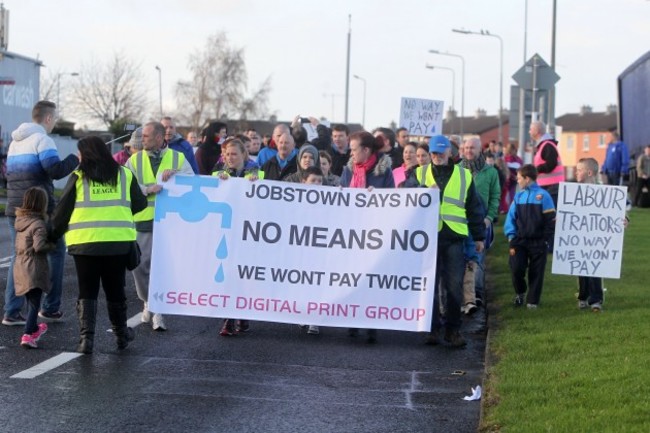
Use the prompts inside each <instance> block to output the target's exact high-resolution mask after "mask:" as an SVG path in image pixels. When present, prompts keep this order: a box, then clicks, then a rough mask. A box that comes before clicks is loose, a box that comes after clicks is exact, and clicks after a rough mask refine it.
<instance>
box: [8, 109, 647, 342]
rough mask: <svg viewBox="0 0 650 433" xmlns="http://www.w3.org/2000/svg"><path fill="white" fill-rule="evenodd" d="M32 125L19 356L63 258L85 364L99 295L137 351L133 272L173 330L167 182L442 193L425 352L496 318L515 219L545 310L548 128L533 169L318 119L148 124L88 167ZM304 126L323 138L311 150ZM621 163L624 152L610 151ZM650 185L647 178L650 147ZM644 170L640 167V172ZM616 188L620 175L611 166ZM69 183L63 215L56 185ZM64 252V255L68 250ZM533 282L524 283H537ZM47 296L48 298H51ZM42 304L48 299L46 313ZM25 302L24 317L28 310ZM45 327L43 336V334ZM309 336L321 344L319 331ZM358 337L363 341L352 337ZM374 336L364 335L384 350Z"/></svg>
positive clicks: (236, 325) (20, 201) (23, 157)
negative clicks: (159, 295)
mask: <svg viewBox="0 0 650 433" xmlns="http://www.w3.org/2000/svg"><path fill="white" fill-rule="evenodd" d="M32 117H33V121H32V122H29V123H24V124H22V125H21V126H20V127H19V128H18V129H17V130H16V131H14V133H13V134H12V137H13V141H12V143H11V145H10V148H9V153H8V159H7V178H8V202H7V210H6V214H7V217H8V218H7V221H8V225H9V232H10V234H11V239H12V243H13V244H14V247H15V248H14V252H13V254H12V260H11V266H10V268H9V272H8V277H7V287H6V290H5V305H4V316H3V320H2V323H3V324H4V325H8V326H14V325H18V326H24V334H23V335H22V339H21V345H23V346H25V347H31V348H36V347H38V341H39V340H40V338H41V337H42V335H43V334H44V333H45V332H46V331H47V322H55V321H60V320H61V319H62V317H63V312H62V311H61V310H60V305H61V288H62V279H63V264H64V255H65V251H66V244H67V251H68V253H69V254H70V255H72V256H73V259H74V264H75V268H76V272H77V280H78V286H79V287H78V301H77V307H76V313H77V319H78V323H79V330H80V332H79V344H78V346H77V351H78V352H80V353H85V354H89V353H92V352H93V348H94V333H95V321H96V320H95V318H96V314H97V299H98V295H99V289H100V284H101V287H102V288H103V290H104V293H105V295H106V300H107V309H108V316H109V319H110V321H111V324H112V329H113V333H114V335H115V338H116V345H117V348H118V349H124V348H126V347H127V346H128V344H129V342H130V341H132V340H133V336H134V334H133V331H132V330H131V329H130V328H129V327H127V325H126V318H127V303H126V299H127V294H126V293H125V279H126V271H127V269H132V274H133V278H134V282H135V287H136V294H137V296H138V298H139V299H140V300H141V301H142V303H143V309H142V313H141V315H140V318H141V321H142V322H143V323H151V326H152V329H153V330H156V331H165V330H166V329H167V324H166V323H165V320H164V317H163V316H162V315H161V314H159V313H157V312H155V311H151V310H150V309H149V305H148V303H147V300H148V295H149V272H150V265H151V253H152V237H153V219H154V206H155V201H156V194H158V193H159V192H160V191H161V190H162V186H161V185H160V181H161V180H162V181H163V182H164V181H167V180H168V179H170V178H171V177H172V176H174V175H175V174H186V175H197V174H198V175H208V176H218V177H219V178H220V179H222V180H224V181H227V179H229V178H230V177H239V178H247V179H250V180H253V181H255V180H262V179H266V180H275V181H284V182H295V183H306V184H318V185H325V186H330V187H340V188H365V189H374V188H396V187H397V188H418V187H427V188H437V189H438V190H439V191H440V218H439V221H438V250H437V274H436V288H437V296H435V299H434V305H433V318H432V325H431V331H430V333H429V334H428V335H427V338H426V342H427V343H428V344H432V345H436V344H442V342H443V341H445V342H447V343H448V344H449V345H451V346H453V347H463V346H465V345H466V341H465V339H464V337H463V335H462V334H461V333H460V328H461V324H462V321H463V316H469V315H472V314H473V313H474V312H476V311H477V309H479V308H482V307H484V306H485V303H486V293H485V272H486V261H485V254H486V251H487V250H488V249H489V247H490V244H491V243H492V240H493V238H494V230H493V225H494V223H495V222H496V221H497V219H498V218H499V215H500V214H505V215H506V217H505V218H506V221H505V234H506V236H507V238H508V241H509V243H510V267H511V270H512V282H513V287H514V290H515V300H514V305H515V306H523V305H524V304H525V305H526V306H527V307H528V308H530V309H535V308H537V306H538V305H539V302H540V297H541V293H542V287H543V274H544V268H545V265H546V260H547V252H548V251H549V250H550V248H551V246H552V240H553V226H554V218H555V209H556V207H557V191H558V185H559V183H560V182H561V181H563V180H564V167H563V165H562V161H561V158H560V156H559V152H558V150H557V142H556V141H555V140H554V138H553V137H552V136H550V135H549V134H547V133H546V132H545V125H544V124H543V123H541V122H533V124H532V125H531V127H530V131H529V132H530V136H531V138H532V140H533V141H534V142H535V154H534V159H533V164H532V165H531V164H527V165H525V164H524V163H523V161H522V159H521V158H520V157H519V156H518V155H517V147H516V146H515V145H508V146H507V148H506V151H505V152H504V149H503V146H502V145H501V143H497V142H496V141H492V142H490V143H488V144H487V146H483V144H482V143H481V142H480V139H479V138H477V137H468V138H466V139H465V140H464V141H463V140H461V138H460V137H457V136H451V137H449V138H448V137H445V136H442V135H436V136H433V137H431V138H430V139H428V140H427V141H426V142H421V141H409V139H410V138H412V137H409V134H408V131H407V130H406V129H405V128H399V129H398V130H397V131H393V130H392V129H390V128H383V127H380V128H377V129H375V130H373V131H372V132H367V131H360V132H354V133H352V134H351V133H350V130H349V129H348V127H347V126H346V125H344V124H335V125H332V126H331V127H328V126H325V125H323V124H322V123H321V122H320V121H319V120H318V119H316V118H313V117H309V118H301V117H296V118H295V119H294V121H293V122H292V123H291V125H286V124H278V125H277V126H275V128H274V130H273V133H272V135H271V136H270V137H261V136H260V134H259V133H258V132H257V131H255V130H254V129H248V130H246V131H242V132H241V133H236V134H231V132H232V131H228V128H227V125H226V124H224V123H221V122H212V123H210V124H209V125H208V126H207V127H206V128H204V129H203V130H202V131H201V132H200V134H197V133H196V132H190V133H189V134H188V135H187V139H184V138H183V137H182V136H181V135H180V134H178V132H177V131H176V125H175V123H174V120H173V119H172V118H171V117H163V118H162V119H161V120H160V122H158V121H151V122H147V123H145V124H144V125H143V126H142V127H140V128H138V129H137V130H136V131H134V132H133V134H132V136H131V138H130V140H129V141H128V142H127V143H126V144H125V146H124V149H123V150H121V151H120V152H118V153H116V154H115V155H111V154H110V152H109V150H108V147H107V145H105V144H104V142H103V141H102V140H101V139H99V138H98V137H94V136H90V137H85V138H83V139H81V140H80V141H79V142H78V150H79V153H78V156H77V155H69V156H67V157H66V158H64V159H60V158H59V155H58V152H57V149H56V146H55V144H54V142H53V141H52V139H51V138H50V137H48V134H49V133H50V132H51V131H52V128H53V126H54V124H55V122H56V117H57V111H56V105H55V104H54V103H52V102H49V101H40V102H38V103H37V104H36V105H35V107H34V109H33V113H32ZM305 124H309V125H308V126H309V127H310V128H311V129H312V130H313V131H315V133H316V134H315V136H314V137H313V138H312V139H311V140H309V139H308V137H309V135H308V133H307V130H306V128H305V126H307V125H305ZM612 153H614V152H612ZM646 154H647V158H646V159H644V160H643V165H642V169H643V173H644V176H645V177H644V178H643V179H646V183H645V184H644V185H646V188H647V179H648V177H650V168H648V167H650V147H649V150H646ZM639 161H640V162H639V163H640V164H641V160H639ZM605 167H606V169H607V170H608V171H607V173H608V176H609V175H611V177H612V178H614V180H613V181H612V182H614V183H615V181H616V178H615V177H616V176H619V178H620V176H621V172H622V167H614V166H612V167H610V166H608V165H605ZM597 172H598V163H597V162H595V161H594V160H581V161H580V163H579V164H578V181H579V182H590V183H594V182H595V180H594V179H596V177H597ZM68 175H70V177H69V179H68V182H67V184H66V186H65V188H64V190H63V194H62V196H61V198H60V200H59V201H58V203H57V202H56V200H55V198H54V195H53V192H54V191H53V184H52V180H53V179H61V178H64V177H65V176H68ZM64 239H65V242H64ZM526 274H528V276H527V280H526ZM43 294H45V296H43ZM41 297H43V298H44V299H43V300H42V301H41ZM25 300H27V304H28V307H27V317H24V316H23V304H24V302H25ZM579 302H580V303H579V306H580V308H587V307H591V308H592V309H593V310H594V311H596V310H598V311H599V310H600V309H601V308H602V287H600V288H599V285H598V284H597V283H596V282H594V281H592V279H587V280H584V281H583V280H581V281H580V297H579ZM38 317H40V318H41V321H42V322H43V323H41V324H38V323H37V322H38V320H37V319H38ZM305 328H306V332H307V333H309V334H318V333H319V332H320V329H319V328H318V326H315V325H305ZM249 329H250V323H249V322H248V321H247V320H243V319H238V318H224V320H223V324H222V326H221V330H220V335H222V336H224V337H228V336H233V335H236V334H238V333H244V332H247V331H248V330H249ZM349 333H350V335H351V336H356V335H358V330H356V329H350V330H349ZM376 339H377V332H376V330H367V341H368V342H369V343H373V342H375V341H376Z"/></svg>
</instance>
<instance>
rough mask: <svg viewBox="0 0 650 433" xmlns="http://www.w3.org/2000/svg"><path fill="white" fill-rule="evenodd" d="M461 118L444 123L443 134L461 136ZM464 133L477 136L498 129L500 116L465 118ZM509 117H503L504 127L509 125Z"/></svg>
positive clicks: (454, 118)
mask: <svg viewBox="0 0 650 433" xmlns="http://www.w3.org/2000/svg"><path fill="white" fill-rule="evenodd" d="M460 119H461V118H460V117H453V118H451V119H445V120H444V121H443V122H442V133H443V134H446V135H448V134H459V133H460ZM462 119H463V133H464V134H475V135H481V134H483V133H485V132H487V131H490V130H492V129H497V128H498V127H499V118H498V116H496V115H494V116H488V115H483V116H479V117H476V116H472V117H463V118H462ZM508 121H509V119H508V115H506V114H504V115H502V116H501V122H502V123H503V125H507V124H508Z"/></svg>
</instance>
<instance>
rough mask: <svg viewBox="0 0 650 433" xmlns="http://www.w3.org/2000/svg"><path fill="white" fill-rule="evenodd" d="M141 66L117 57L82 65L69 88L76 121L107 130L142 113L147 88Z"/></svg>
mask: <svg viewBox="0 0 650 433" xmlns="http://www.w3.org/2000/svg"><path fill="white" fill-rule="evenodd" d="M143 83H145V80H144V78H143V76H142V72H141V71H140V65H139V64H137V63H135V62H133V61H132V60H130V59H127V58H124V57H123V56H121V55H118V54H117V53H115V54H113V57H112V58H111V59H110V60H108V61H107V62H106V63H98V62H97V61H95V60H93V61H91V62H90V63H89V64H86V65H82V67H81V70H80V71H79V77H78V80H77V81H76V82H75V85H74V86H73V88H72V96H71V108H72V109H73V110H74V112H75V113H76V115H77V116H78V117H79V118H82V119H85V120H98V121H100V122H102V123H103V124H104V125H105V126H107V127H108V128H109V129H111V130H112V129H114V126H116V125H117V124H119V123H120V122H123V121H124V120H132V119H139V118H140V117H142V113H143V112H144V111H145V109H146V107H147V105H148V103H149V100H148V96H147V93H148V90H149V89H148V88H147V86H146V85H144V84H143Z"/></svg>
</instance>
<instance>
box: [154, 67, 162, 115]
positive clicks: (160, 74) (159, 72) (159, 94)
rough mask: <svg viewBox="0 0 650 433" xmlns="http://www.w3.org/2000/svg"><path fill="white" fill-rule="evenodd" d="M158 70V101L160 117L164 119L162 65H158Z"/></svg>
mask: <svg viewBox="0 0 650 433" xmlns="http://www.w3.org/2000/svg"><path fill="white" fill-rule="evenodd" d="M156 71H158V102H159V103H160V118H161V119H162V117H163V111H162V70H161V69H160V66H158V65H156Z"/></svg>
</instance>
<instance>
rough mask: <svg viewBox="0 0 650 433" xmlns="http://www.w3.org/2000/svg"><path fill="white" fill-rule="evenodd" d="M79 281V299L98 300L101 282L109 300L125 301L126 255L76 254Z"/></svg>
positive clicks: (75, 260) (75, 262) (75, 261)
mask: <svg viewBox="0 0 650 433" xmlns="http://www.w3.org/2000/svg"><path fill="white" fill-rule="evenodd" d="M73 257H74V264H75V268H76V269H77V282H78V283H79V299H92V300H97V296H98V295H99V283H100V282H101V285H102V287H103V288H104V293H106V300H107V301H108V302H125V301H126V295H125V293H124V287H125V284H126V255H119V256H81V255H74V256H73Z"/></svg>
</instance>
